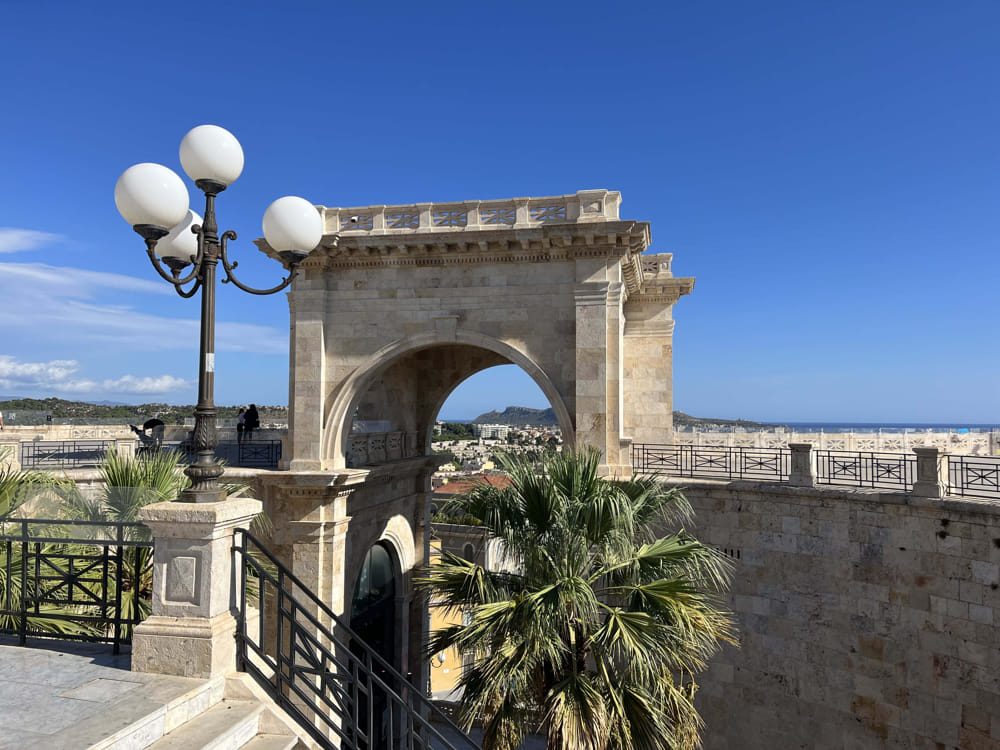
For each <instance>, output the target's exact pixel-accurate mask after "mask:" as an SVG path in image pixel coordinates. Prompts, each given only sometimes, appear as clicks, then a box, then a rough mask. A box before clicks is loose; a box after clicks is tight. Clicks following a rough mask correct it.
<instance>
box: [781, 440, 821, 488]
mask: <svg viewBox="0 0 1000 750" xmlns="http://www.w3.org/2000/svg"><path fill="white" fill-rule="evenodd" d="M812 448H813V447H812V443H789V444H788V449H789V450H790V451H791V452H792V461H791V464H792V466H791V474H790V475H789V477H788V484H790V485H791V486H792V487H813V486H814V485H815V484H816V456H815V454H814V453H813V452H812Z"/></svg>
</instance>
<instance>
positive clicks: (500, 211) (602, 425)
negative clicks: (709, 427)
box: [258, 190, 694, 475]
mask: <svg viewBox="0 0 1000 750" xmlns="http://www.w3.org/2000/svg"><path fill="white" fill-rule="evenodd" d="M620 201H621V196H620V195H619V194H618V193H615V192H609V191H606V190H596V191H581V192H579V193H577V194H575V195H567V196H553V197H545V198H517V199H512V200H510V201H490V202H482V201H465V202H461V203H455V204H429V203H428V204H419V205H413V206H368V207H359V208H350V209H344V208H324V209H323V214H324V220H325V222H326V227H327V232H328V234H327V236H326V237H325V238H324V241H323V243H322V245H321V247H320V248H319V249H318V250H316V251H314V252H313V253H312V254H311V255H310V257H309V259H307V260H306V261H305V262H303V264H302V268H303V271H304V273H302V274H301V275H300V276H299V278H298V279H296V281H295V282H294V285H293V287H292V288H293V292H292V294H291V295H290V296H289V300H290V307H291V332H292V333H291V335H292V343H291V365H292V399H291V402H292V403H291V414H290V418H291V423H290V435H289V446H290V454H291V460H290V462H289V468H291V469H293V470H296V471H317V470H327V469H332V470H338V469H341V468H344V467H346V466H350V465H358V464H357V463H352V459H356V458H357V457H358V455H360V452H361V451H362V450H363V452H364V456H363V458H364V460H365V461H367V462H369V463H381V461H382V460H384V459H387V458H390V456H389V454H388V452H386V453H385V454H384V455H383V449H382V447H381V446H377V445H376V446H372V445H369V444H365V445H362V444H361V443H359V442H356V441H355V440H354V438H355V437H356V436H357V434H358V433H359V432H360V433H364V432H372V431H375V432H385V433H392V432H399V433H402V434H405V435H414V436H415V439H414V440H413V441H412V445H407V450H406V451H403V452H402V454H403V455H409V456H412V455H423V454H425V453H427V452H429V450H428V448H429V442H430V434H431V430H432V429H433V420H434V418H435V417H436V416H437V412H438V410H439V409H440V407H441V405H442V404H443V403H444V400H445V399H446V398H447V396H448V395H449V394H450V393H451V391H452V390H453V389H454V388H455V387H456V386H457V385H458V384H459V383H461V382H462V381H463V380H464V379H466V378H467V377H469V376H470V375H473V374H475V373H476V372H479V371H480V370H483V369H485V368H487V367H492V366H494V365H499V364H510V363H513V364H515V365H518V366H519V367H521V368H522V369H523V370H524V371H525V372H527V374H528V375H529V376H531V378H532V379H533V380H534V381H535V382H536V383H537V384H538V386H539V387H540V388H541V390H542V391H543V392H544V393H545V395H546V397H547V398H548V399H549V401H550V403H551V404H552V407H553V409H554V410H555V412H556V415H557V417H558V418H559V423H560V428H561V430H562V433H563V438H564V440H565V441H566V443H567V444H569V445H593V446H596V447H597V448H599V449H600V450H601V451H602V452H603V454H604V456H605V462H604V464H603V467H602V468H603V470H604V471H605V472H606V473H616V474H619V475H621V474H627V473H629V472H630V470H631V455H630V446H631V443H630V440H638V441H642V442H654V441H655V442H664V436H665V434H668V433H669V432H670V429H671V424H672V414H673V400H672V381H671V337H672V334H673V321H672V320H671V319H670V311H671V308H672V306H673V305H674V303H676V301H677V299H678V298H679V297H680V296H681V295H683V294H687V293H689V292H690V291H691V289H692V288H693V286H694V280H693V279H675V278H673V276H672V274H671V272H670V258H671V256H669V255H655V256H649V255H643V254H642V253H643V252H644V251H645V250H646V249H647V248H648V246H649V241H650V238H649V227H648V225H647V224H645V223H642V222H635V221H624V220H621V219H620V218H619V215H618V206H619V203H620ZM258 244H259V245H260V246H261V248H262V249H263V250H264V251H265V252H271V251H270V248H268V247H267V245H266V243H265V242H263V241H259V242H258ZM366 423H378V424H380V425H381V426H382V428H381V429H379V430H368V429H365V428H364V427H363V426H360V427H357V429H355V427H356V425H364V424H366ZM352 433H353V434H352Z"/></svg>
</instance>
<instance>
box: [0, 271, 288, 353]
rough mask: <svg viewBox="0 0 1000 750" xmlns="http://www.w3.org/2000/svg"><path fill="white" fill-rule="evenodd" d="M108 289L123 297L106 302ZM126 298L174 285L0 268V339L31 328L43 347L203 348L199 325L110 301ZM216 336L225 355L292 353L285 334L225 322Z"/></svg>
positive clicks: (82, 273)
mask: <svg viewBox="0 0 1000 750" xmlns="http://www.w3.org/2000/svg"><path fill="white" fill-rule="evenodd" d="M108 290H111V291H112V292H118V293H119V294H117V295H115V294H114V293H112V294H111V295H107V294H106V293H107V291H108ZM123 293H139V294H142V295H153V294H155V295H157V297H162V296H163V295H167V296H173V295H174V291H173V289H172V288H171V287H170V286H169V285H168V284H164V283H163V282H159V281H150V280H147V279H137V278H135V277H132V276H124V275H121V274H115V273H106V272H102V271H88V270H85V269H80V268H69V267H56V266H50V265H46V264H43V263H0V299H2V300H3V305H2V306H0V340H3V338H4V335H3V334H4V331H5V330H9V331H12V332H13V331H22V330H23V329H24V326H25V325H30V326H31V330H32V335H33V336H35V337H36V338H37V340H39V341H41V340H44V341H46V342H54V343H57V344H58V343H59V342H72V343H73V344H74V345H79V344H80V343H83V342H90V343H92V344H94V345H100V346H113V347H115V348H116V349H118V350H131V351H164V350H176V349H191V348H192V347H195V346H197V342H198V337H199V331H200V325H199V322H198V320H197V319H190V318H184V319H177V318H168V317H164V316H160V315H155V314H153V313H150V312H146V311H144V310H141V309H137V308H136V307H134V306H133V305H127V304H108V303H107V302H106V301H104V300H105V298H106V297H107V296H111V297H116V296H119V297H120V296H122V295H123ZM157 305H159V302H157ZM190 307H192V308H194V309H197V306H196V305H190ZM215 335H216V351H219V352H225V351H228V352H254V353H256V354H287V353H288V332H287V329H277V328H272V327H269V326H263V325H256V324H253V323H233V322H224V321H219V322H217V323H216V330H215Z"/></svg>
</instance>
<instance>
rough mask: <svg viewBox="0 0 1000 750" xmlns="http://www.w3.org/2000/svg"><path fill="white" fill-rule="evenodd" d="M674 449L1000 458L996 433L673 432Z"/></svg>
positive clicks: (999, 447) (999, 441) (999, 444)
mask: <svg viewBox="0 0 1000 750" xmlns="http://www.w3.org/2000/svg"><path fill="white" fill-rule="evenodd" d="M671 441H672V443H673V444H674V445H691V446H696V447H702V448H713V447H718V448H722V447H727V448H787V447H788V446H789V445H791V444H792V443H811V444H812V445H813V446H814V447H815V448H817V449H823V450H838V451H886V452H903V453H906V452H909V451H911V450H913V449H914V448H937V449H938V450H940V451H942V452H947V453H954V454H963V455H972V456H993V455H998V454H1000V433H998V432H964V433H960V432H881V433H880V432H792V431H785V432H709V431H701V430H697V431H692V432H685V431H680V430H678V431H676V432H675V433H674V434H673V437H672V438H671Z"/></svg>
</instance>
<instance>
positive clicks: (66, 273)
mask: <svg viewBox="0 0 1000 750" xmlns="http://www.w3.org/2000/svg"><path fill="white" fill-rule="evenodd" d="M11 285H27V286H29V287H30V289H29V290H27V291H30V290H31V289H34V290H37V291H38V292H40V293H44V294H45V295H46V296H48V297H53V296H59V297H68V298H70V299H92V298H93V297H94V296H96V295H97V294H98V293H99V292H100V291H101V290H104V289H116V290H120V291H127V292H141V293H142V294H160V295H164V294H165V295H169V294H173V293H174V292H173V290H172V289H171V288H170V287H169V286H168V285H166V284H164V283H162V282H156V281H149V280H148V279H137V278H135V277H134V276H123V275H122V274H118V273H107V272H105V271H88V270H87V269H84V268H71V267H68V266H50V265H47V264H45V263H0V288H6V287H8V286H11ZM5 291H6V289H5Z"/></svg>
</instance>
